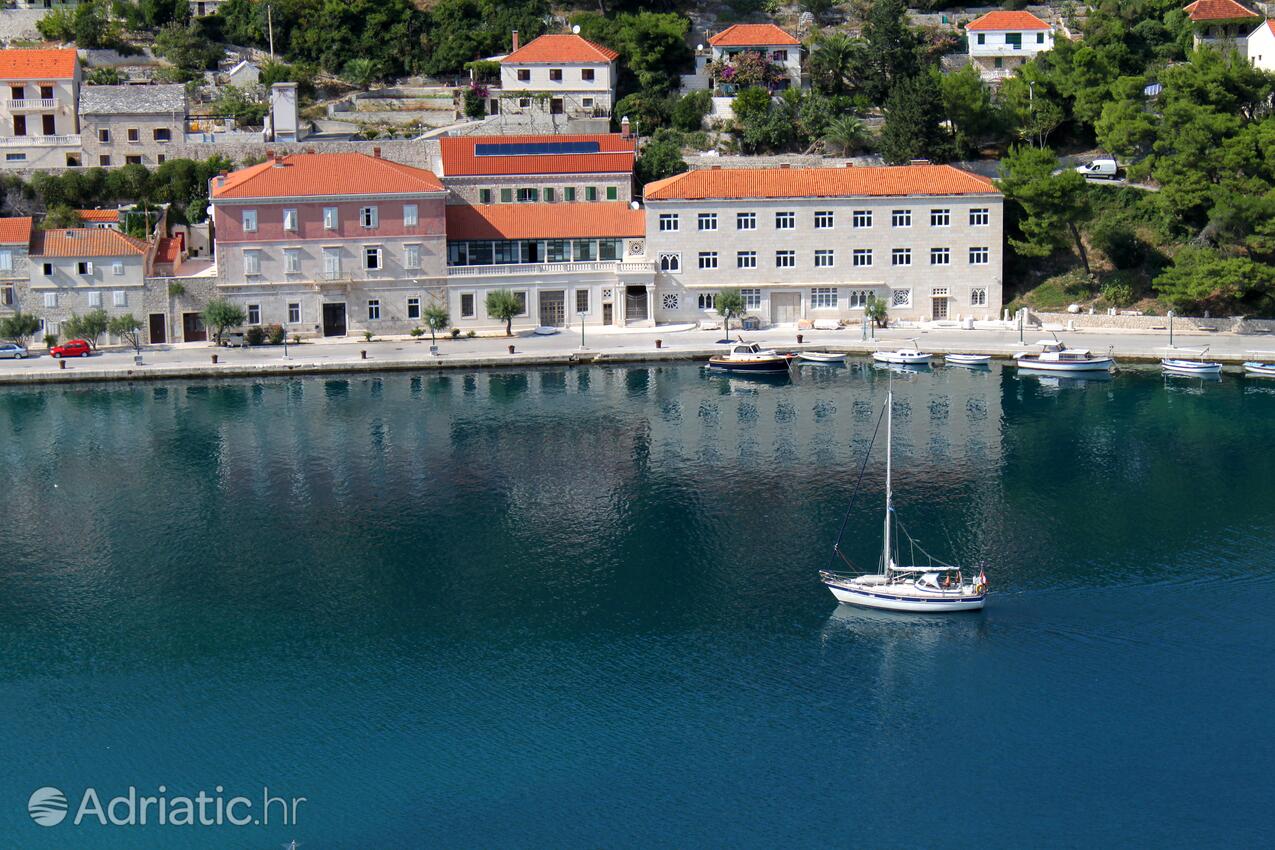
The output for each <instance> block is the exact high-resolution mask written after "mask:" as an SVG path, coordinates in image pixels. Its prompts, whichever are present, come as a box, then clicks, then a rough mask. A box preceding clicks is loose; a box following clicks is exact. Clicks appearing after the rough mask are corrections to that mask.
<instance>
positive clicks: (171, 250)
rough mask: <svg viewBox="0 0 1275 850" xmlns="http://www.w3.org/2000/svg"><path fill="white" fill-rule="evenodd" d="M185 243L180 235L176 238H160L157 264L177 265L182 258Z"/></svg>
mask: <svg viewBox="0 0 1275 850" xmlns="http://www.w3.org/2000/svg"><path fill="white" fill-rule="evenodd" d="M184 241H185V237H183V236H182V235H181V234H180V233H179V234H177V235H176V236H163V237H160V240H159V244H158V245H157V246H156V247H155V262H156V263H167V264H175V263H177V262H179V261H180V260H181V258H182V244H183V242H184Z"/></svg>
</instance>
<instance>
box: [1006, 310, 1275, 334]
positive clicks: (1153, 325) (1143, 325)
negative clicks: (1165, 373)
mask: <svg viewBox="0 0 1275 850" xmlns="http://www.w3.org/2000/svg"><path fill="white" fill-rule="evenodd" d="M1028 319H1029V320H1030V321H1035V322H1039V323H1040V324H1043V325H1062V326H1063V327H1067V324H1068V323H1069V322H1072V323H1074V324H1075V326H1076V327H1077V328H1102V329H1104V330H1130V331H1149V330H1167V329H1168V327H1169V317H1168V316H1109V315H1107V314H1106V313H1094V314H1089V313H1037V312H1035V311H1029V313H1028ZM1173 332H1174V333H1199V334H1208V333H1238V334H1245V333H1247V334H1260V333H1275V319H1246V318H1244V317H1242V316H1240V317H1229V318H1221V317H1219V318H1216V319H1203V318H1199V317H1195V316H1174V317H1173Z"/></svg>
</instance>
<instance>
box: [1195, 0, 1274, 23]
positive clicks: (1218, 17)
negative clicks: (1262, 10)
mask: <svg viewBox="0 0 1275 850" xmlns="http://www.w3.org/2000/svg"><path fill="white" fill-rule="evenodd" d="M1182 11H1184V12H1186V15H1187V17H1188V18H1190V19H1191V20H1193V21H1235V20H1244V19H1245V18H1258V17H1261V16H1260V15H1258V14H1257V13H1256V12H1254V11H1253V10H1251V9H1249V8H1248V7H1246V6H1241V5H1240V4H1239V3H1236V2H1235V0H1195V2H1194V3H1192V4H1190V5H1189V6H1185V7H1183V9H1182Z"/></svg>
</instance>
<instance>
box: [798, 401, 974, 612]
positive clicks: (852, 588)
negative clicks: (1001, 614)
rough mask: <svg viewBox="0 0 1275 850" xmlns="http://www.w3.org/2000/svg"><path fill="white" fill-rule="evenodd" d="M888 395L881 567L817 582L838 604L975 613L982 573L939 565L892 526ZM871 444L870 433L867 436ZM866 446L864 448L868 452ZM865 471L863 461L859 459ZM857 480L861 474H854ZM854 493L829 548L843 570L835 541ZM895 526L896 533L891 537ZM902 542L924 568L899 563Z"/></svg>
mask: <svg viewBox="0 0 1275 850" xmlns="http://www.w3.org/2000/svg"><path fill="white" fill-rule="evenodd" d="M893 408H894V391H893V390H891V391H890V392H889V393H887V395H886V403H885V410H883V411H882V415H883V416H884V418H885V420H886V429H885V434H886V436H885V446H886V448H885V534H884V542H883V545H882V547H881V562H880V565H879V569H878V571H877V572H874V573H867V572H840V571H834V570H821V571H820V572H819V577H820V579H821V580H822V581H823V583H824V584H825V585H826V586H827V587H828V590H830V591H831V592H832V595H833V596H835V597H836V598H837V601H838V602H844V603H847V604H850V605H859V606H861V607H864V608H879V609H883V610H887V611H907V612H912V613H917V612H920V613H937V614H941V613H948V612H953V611H978V610H980V609H981V608H982V607H983V604H984V603H985V602H986V601H987V576H986V574H985V573H984V572H983V570H982V569H980V570H979V571H978V574H977V575H975V574H973V572H972V571H971V572H970V573H966V572H965V571H964V570H962V569H961V568H960V567H958V566H955V565H953V564H947V563H944V562H942V561H939V560H937V559H935V558H934V557H932V556H931V555H929V553H928V552H926V551H925V550H924V549H922V548H921V546H920V544H919V543H917V541H915V540H913V539H912V538H911V537H910V536H909V535H908V534H907V530H906V529H904V528H903V527H902V524H901V523H899V522H898V519H897V517H896V516H895V512H894V491H893V489H892V484H891V479H892V476H893V448H892V443H893V437H894V434H893V430H894V410H893ZM880 427H881V419H880V418H878V419H877V429H880ZM872 436H873V442H875V440H876V431H874V432H873V435H872ZM871 451H872V444H871V443H869V444H868V452H869V453H870V452H871ZM864 462H865V466H866V458H865V461H864ZM860 480H862V472H860ZM857 494H858V485H856V486H855V492H854V494H852V495H851V497H850V508H848V509H847V510H846V515H845V518H844V519H843V520H842V521H841V530H840V531H839V532H838V533H837V539H836V542H835V543H834V544H833V546H832V555H833V558H834V559H838V560H840V561H841V562H843V563H844V564H846V565H847V566H849V567H851V568H853V567H854V564H852V563H851V562H850V560H849V558H847V557H846V556H845V554H844V553H843V552H842V551H841V538H842V536H843V535H844V534H845V531H846V526H847V525H848V523H849V519H850V512H851V511H852V510H853V508H854V499H855V496H856V495H857ZM896 526H897V528H898V532H899V534H896V533H895V531H896ZM900 534H901V535H902V536H903V537H907V542H908V552H909V553H911V554H912V555H913V558H914V560H919V559H915V554H916V553H920V554H921V555H922V556H924V557H925V558H926V560H927V561H928V563H926V564H910V565H909V564H900V563H899V561H898V554H899V552H898V550H899V548H900V547H899V546H898V545H897V543H898V539H899V535H900Z"/></svg>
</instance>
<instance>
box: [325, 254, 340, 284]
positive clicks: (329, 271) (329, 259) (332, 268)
mask: <svg viewBox="0 0 1275 850" xmlns="http://www.w3.org/2000/svg"><path fill="white" fill-rule="evenodd" d="M323 275H324V276H325V277H327V278H328V279H329V280H332V279H335V278H338V277H340V276H341V249H340V248H324V249H323Z"/></svg>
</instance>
